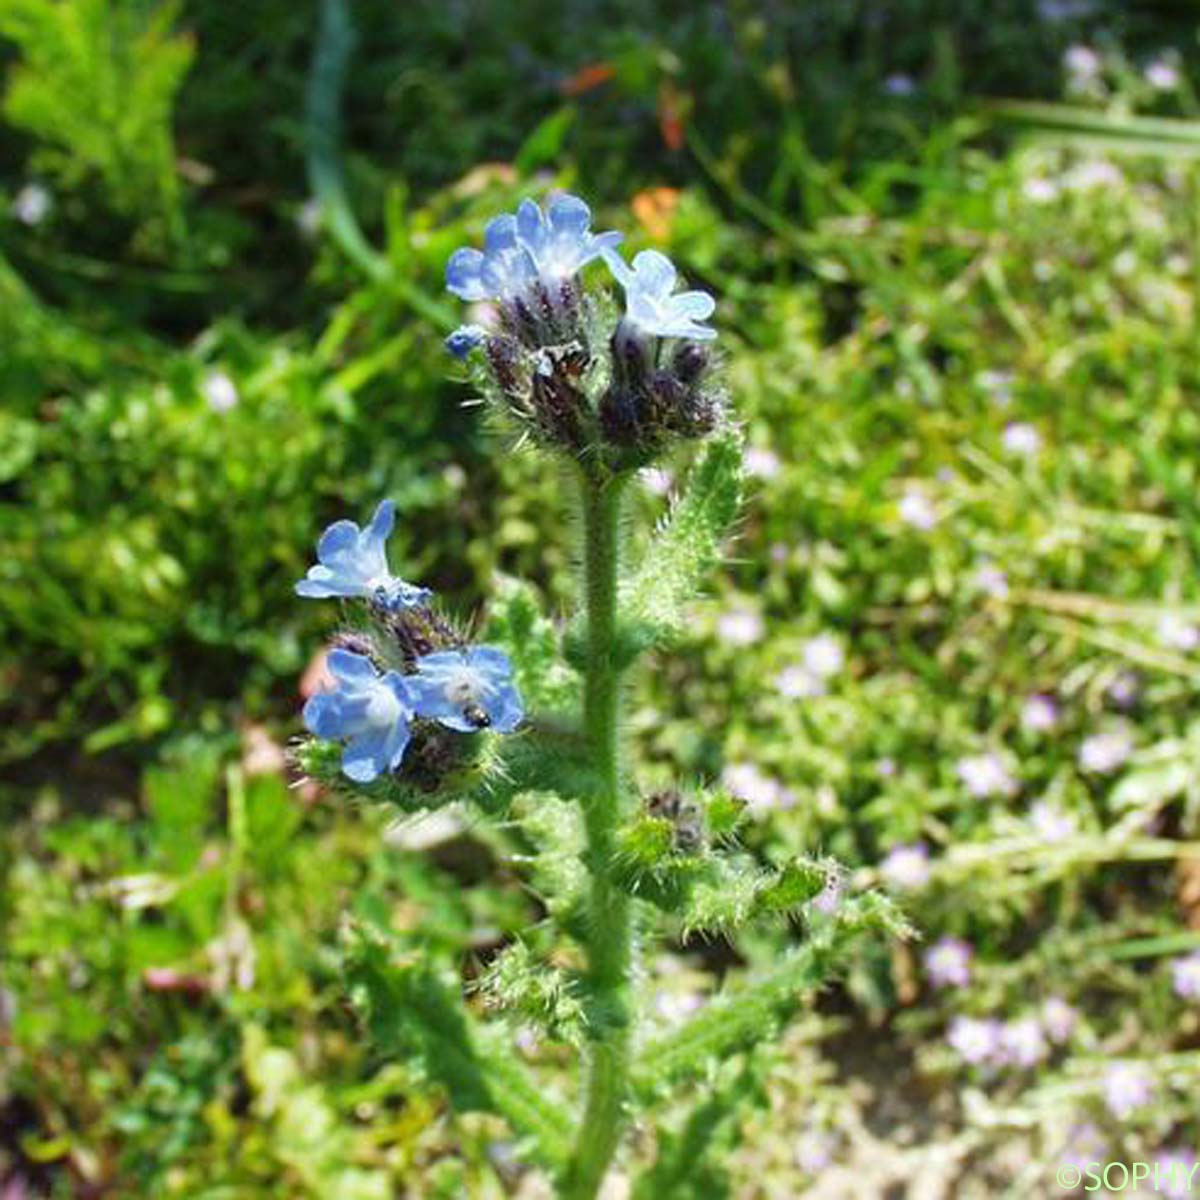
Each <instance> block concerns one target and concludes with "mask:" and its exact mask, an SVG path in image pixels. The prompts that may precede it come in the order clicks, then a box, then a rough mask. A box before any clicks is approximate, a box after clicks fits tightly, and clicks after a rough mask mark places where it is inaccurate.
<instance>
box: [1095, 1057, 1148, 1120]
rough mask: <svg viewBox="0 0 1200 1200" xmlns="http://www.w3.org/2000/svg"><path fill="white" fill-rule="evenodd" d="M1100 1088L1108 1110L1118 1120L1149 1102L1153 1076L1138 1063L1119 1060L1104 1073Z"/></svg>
mask: <svg viewBox="0 0 1200 1200" xmlns="http://www.w3.org/2000/svg"><path fill="white" fill-rule="evenodd" d="M1102 1088H1103V1091H1104V1103H1105V1105H1106V1106H1107V1108H1108V1111H1109V1112H1110V1113H1112V1115H1113V1116H1114V1117H1116V1118H1117V1120H1119V1121H1120V1120H1124V1119H1125V1118H1126V1117H1128V1116H1129V1115H1130V1114H1132V1113H1133V1112H1135V1111H1136V1110H1137V1109H1139V1108H1142V1107H1144V1106H1145V1105H1147V1104H1149V1103H1150V1100H1151V1098H1152V1097H1153V1095H1154V1078H1153V1076H1152V1075H1151V1074H1150V1072H1149V1071H1147V1070H1146V1068H1145V1067H1143V1066H1141V1065H1140V1064H1139V1063H1129V1062H1119V1063H1114V1064H1113V1065H1112V1066H1111V1067H1109V1068H1108V1070H1107V1071H1106V1072H1105V1073H1104V1079H1103V1083H1102Z"/></svg>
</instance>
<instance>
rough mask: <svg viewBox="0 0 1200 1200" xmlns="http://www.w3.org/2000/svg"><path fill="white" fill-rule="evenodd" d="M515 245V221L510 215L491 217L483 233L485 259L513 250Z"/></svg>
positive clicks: (503, 214)
mask: <svg viewBox="0 0 1200 1200" xmlns="http://www.w3.org/2000/svg"><path fill="white" fill-rule="evenodd" d="M516 245H517V221H516V218H515V217H513V216H512V215H511V214H510V213H501V215H500V216H498V217H493V218H492V219H491V220H490V221H489V222H488V223H487V227H486V228H485V229H484V231H483V248H484V252H485V257H487V258H490V257H492V255H494V254H502V253H504V252H505V251H508V250H513V249H515V248H516Z"/></svg>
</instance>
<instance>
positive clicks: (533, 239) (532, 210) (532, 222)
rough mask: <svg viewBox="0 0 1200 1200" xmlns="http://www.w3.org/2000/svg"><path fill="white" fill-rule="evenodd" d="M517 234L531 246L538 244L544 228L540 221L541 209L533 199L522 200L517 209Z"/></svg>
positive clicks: (541, 238)
mask: <svg viewBox="0 0 1200 1200" xmlns="http://www.w3.org/2000/svg"><path fill="white" fill-rule="evenodd" d="M516 231H517V236H518V237H519V238H520V239H521V241H523V242H526V243H528V244H529V245H531V246H534V247H537V246H540V245H541V243H542V241H543V240H544V238H545V235H546V230H545V226H544V224H543V222H542V210H541V209H540V208H538V206H537V204H536V203H535V202H534V201H533V200H522V201H521V204H520V207H519V208H518V209H517V222H516Z"/></svg>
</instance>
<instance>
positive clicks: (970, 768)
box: [955, 751, 1019, 800]
mask: <svg viewBox="0 0 1200 1200" xmlns="http://www.w3.org/2000/svg"><path fill="white" fill-rule="evenodd" d="M955 771H956V773H957V774H958V777H959V779H960V780H961V781H962V783H963V786H964V787H965V788H966V789H967V792H968V793H969V794H970V795H971V796H973V797H974V798H975V799H976V800H986V799H987V798H988V797H990V796H1014V795H1016V793H1017V791H1018V787H1019V785H1018V784H1017V781H1016V780H1015V779H1014V778H1013V776H1012V774H1011V772H1010V771H1009V769H1008V767H1007V766H1006V765H1005V763H1004V760H1003V759H1002V758H1001V757H1000V755H998V754H996V753H995V752H994V751H989V752H988V753H986V754H972V755H968V756H967V757H966V758H961V759H959V761H958V765H957V766H956V767H955Z"/></svg>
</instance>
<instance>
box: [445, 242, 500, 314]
mask: <svg viewBox="0 0 1200 1200" xmlns="http://www.w3.org/2000/svg"><path fill="white" fill-rule="evenodd" d="M483 263H484V257H483V255H482V254H481V253H480V251H478V250H475V249H473V248H472V247H469V246H465V247H463V248H462V249H461V250H455V252H454V253H453V254H452V255H451V256H450V261H449V262H448V263H447V264H446V288H447V290H448V291H451V292H453V293H454V294H455V295H456V296H458V297H460V298H461V299H463V300H467V301H474V300H486V299H488V298H489V297H488V294H487V289H486V288H485V287H484V286H483V282H482V280H481V278H480V272H481V271H482V269H483Z"/></svg>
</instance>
